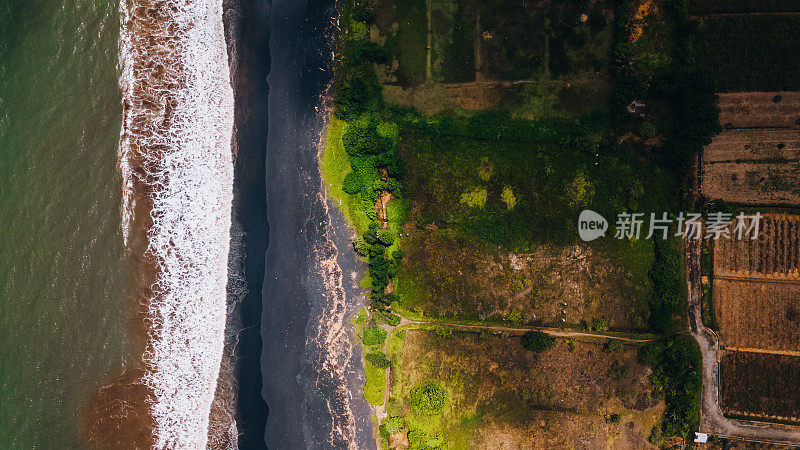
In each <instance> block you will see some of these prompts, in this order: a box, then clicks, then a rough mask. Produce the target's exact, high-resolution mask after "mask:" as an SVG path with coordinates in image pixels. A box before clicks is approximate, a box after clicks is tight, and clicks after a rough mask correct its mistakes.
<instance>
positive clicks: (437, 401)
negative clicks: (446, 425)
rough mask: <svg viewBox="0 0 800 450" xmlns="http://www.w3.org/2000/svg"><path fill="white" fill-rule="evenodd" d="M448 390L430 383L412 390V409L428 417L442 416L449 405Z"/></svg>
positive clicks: (435, 383) (432, 382) (437, 384)
mask: <svg viewBox="0 0 800 450" xmlns="http://www.w3.org/2000/svg"><path fill="white" fill-rule="evenodd" d="M447 398H448V394H447V390H446V389H445V388H444V387H442V385H441V384H439V383H437V382H434V381H430V382H428V383H425V384H423V385H420V386H417V387H415V388H414V389H411V409H412V410H414V411H415V412H418V413H421V414H424V415H426V416H435V415H437V414H440V413H441V412H442V410H443V409H444V406H445V404H447Z"/></svg>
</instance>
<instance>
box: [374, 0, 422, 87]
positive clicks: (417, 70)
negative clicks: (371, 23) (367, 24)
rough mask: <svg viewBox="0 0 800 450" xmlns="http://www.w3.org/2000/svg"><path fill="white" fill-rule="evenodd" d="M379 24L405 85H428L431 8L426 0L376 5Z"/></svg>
mask: <svg viewBox="0 0 800 450" xmlns="http://www.w3.org/2000/svg"><path fill="white" fill-rule="evenodd" d="M375 7H376V19H375V23H376V25H377V26H378V29H379V30H380V31H381V32H382V34H383V37H384V39H385V40H386V42H385V47H386V50H388V51H389V53H390V54H391V55H392V57H394V58H396V59H397V63H398V66H397V70H396V77H397V80H396V81H397V83H399V84H401V85H412V84H418V83H421V82H423V81H425V64H426V62H425V60H426V56H425V55H426V51H427V50H426V49H425V46H426V45H427V34H428V32H427V23H428V22H427V12H426V11H427V7H426V6H425V0H397V1H391V2H387V1H380V2H375Z"/></svg>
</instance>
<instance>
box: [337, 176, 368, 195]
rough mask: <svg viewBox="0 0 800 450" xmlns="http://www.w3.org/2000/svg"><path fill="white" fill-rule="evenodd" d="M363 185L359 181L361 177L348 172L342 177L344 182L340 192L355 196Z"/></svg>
mask: <svg viewBox="0 0 800 450" xmlns="http://www.w3.org/2000/svg"><path fill="white" fill-rule="evenodd" d="M363 187H364V183H363V182H362V181H361V177H360V176H359V175H358V173H356V172H350V173H348V174H347V175H345V177H344V181H343V182H342V190H343V191H345V192H346V193H348V194H350V195H355V194H358V193H359V192H361V189H363Z"/></svg>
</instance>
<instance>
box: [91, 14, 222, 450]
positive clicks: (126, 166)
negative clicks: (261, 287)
mask: <svg viewBox="0 0 800 450" xmlns="http://www.w3.org/2000/svg"><path fill="white" fill-rule="evenodd" d="M119 17H120V19H119V20H120V30H121V31H120V38H119V51H120V65H121V67H122V72H121V74H120V86H121V91H122V100H123V102H122V109H123V123H122V127H121V131H120V140H119V150H118V161H119V170H120V172H121V175H122V178H123V192H122V194H123V195H122V209H121V213H122V227H123V240H124V245H125V247H126V253H127V254H128V256H129V258H130V260H131V266H132V269H133V271H134V278H135V280H136V286H135V288H134V289H135V294H134V298H135V300H136V301H135V303H134V305H133V307H134V308H136V309H135V313H134V318H133V326H132V329H131V332H132V333H133V334H134V336H135V337H141V341H142V342H141V343H139V342H137V343H136V344H137V345H135V348H134V349H133V351H134V352H135V353H134V354H133V355H132V356H133V359H134V361H136V362H134V363H132V364H131V366H129V367H125V368H123V369H122V371H121V373H120V374H119V375H118V376H116V377H114V378H112V381H111V382H110V383H109V384H106V385H103V386H101V387H100V388H99V389H98V391H97V392H96V394H95V395H94V396H93V397H92V399H91V401H90V402H89V404H88V405H87V407H86V410H85V411H84V412H83V413H82V414H81V417H82V428H83V432H84V436H85V440H86V441H87V444H89V445H91V446H93V447H98V448H108V447H131V446H136V447H157V448H168V447H204V446H206V444H207V443H208V440H209V430H210V428H211V427H210V426H209V425H210V424H209V421H210V416H211V412H212V404H213V402H214V398H215V392H216V390H217V386H218V379H219V375H220V367H221V362H222V358H223V347H224V340H225V324H226V297H227V296H226V285H227V278H228V273H227V261H228V255H229V253H230V251H229V250H230V232H231V203H232V196H233V192H232V191H233V189H232V185H233V162H232V154H231V135H232V128H233V92H232V89H231V85H230V68H229V67H228V63H227V51H226V46H225V34H224V29H223V22H222V4H221V2H220V1H218V0H209V1H197V2H191V3H184V4H179V3H173V2H170V1H153V0H130V1H127V0H122V1H121V2H120V9H119ZM129 238H132V239H129ZM198 242H202V243H203V245H202V246H198V245H197V243H198ZM140 325H141V327H140Z"/></svg>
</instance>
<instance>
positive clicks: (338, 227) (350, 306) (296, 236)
mask: <svg viewBox="0 0 800 450" xmlns="http://www.w3.org/2000/svg"><path fill="white" fill-rule="evenodd" d="M272 8H273V9H272V12H273V19H274V20H273V26H272V33H273V34H272V38H271V54H272V56H273V59H272V64H273V66H272V72H271V73H270V77H269V84H270V98H269V102H270V113H271V114H270V124H269V127H270V128H269V143H268V149H267V210H268V213H267V215H268V218H269V224H270V236H269V243H270V245H269V247H268V249H267V255H266V271H265V280H264V290H263V301H264V309H263V316H262V339H263V346H264V347H263V348H264V351H263V353H262V374H263V377H264V387H263V394H264V396H265V398H266V400H267V404H268V406H269V409H270V410H269V415H268V417H267V427H266V442H267V446H268V447H269V448H317V447H322V448H355V447H356V446H357V444H356V442H358V441H359V440H363V437H364V432H363V430H364V429H365V428H366V429H367V430H368V432H367V433H366V436H367V439H368V440H369V441H372V431H371V430H372V425H371V422H370V417H369V415H365V414H363V412H364V411H363V408H362V407H361V405H359V401H361V396H360V394H357V393H356V392H354V391H355V390H356V389H357V390H358V391H357V392H360V384H361V382H360V381H359V374H358V365H360V358H361V355H360V353H359V354H357V355H354V353H353V347H352V345H351V343H350V336H349V332H350V324H349V320H348V319H349V315H350V313H351V312H352V311H354V310H355V309H357V308H356V307H355V305H356V303H357V304H359V305H360V302H361V301H362V299H361V291H360V287H359V286H358V280H357V277H353V276H352V274H353V273H354V272H355V273H358V272H359V271H361V270H362V269H360V268H358V267H357V265H356V264H357V262H356V260H355V255H354V254H353V253H352V252H348V251H347V249H348V248H350V244H349V241H350V239H351V238H352V236H351V234H350V233H349V232H347V231H345V229H346V228H345V227H344V221H343V218H341V216H337V214H338V211H337V212H332V211H331V210H330V206H331V205H330V200H329V199H328V198H327V195H326V192H325V190H324V186H323V183H322V179H321V174H320V170H319V159H318V156H319V152H320V148H321V138H322V133H323V131H324V129H325V125H326V120H327V117H328V108H327V107H328V106H329V105H328V103H330V102H329V100H328V98H327V97H326V93H327V89H328V87H329V86H330V84H331V81H332V74H333V72H332V66H333V45H334V44H335V42H334V37H335V33H336V31H335V26H336V17H337V11H336V9H335V5H334V2H332V1H330V0H312V1H309V2H308V3H307V4H301V5H298V4H296V3H294V2H290V1H288V0H287V1H283V2H278V3H273V5H272ZM355 358H357V359H355ZM356 362H357V363H356ZM361 380H363V377H362V378H361ZM354 386H355V389H354ZM351 398H352V399H353V400H355V401H353V400H351ZM358 445H359V446H362V445H361V444H360V443H359V444H358ZM366 448H370V447H366Z"/></svg>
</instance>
